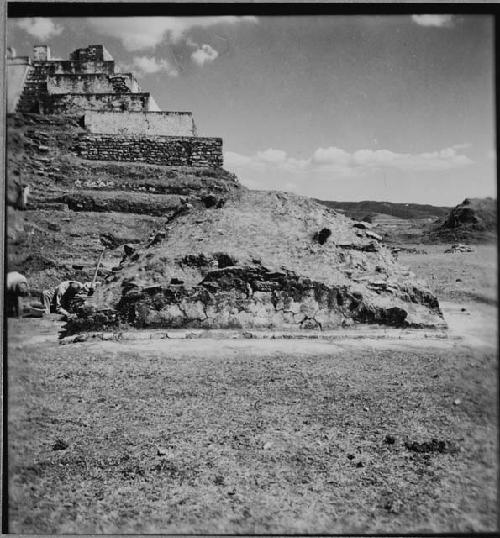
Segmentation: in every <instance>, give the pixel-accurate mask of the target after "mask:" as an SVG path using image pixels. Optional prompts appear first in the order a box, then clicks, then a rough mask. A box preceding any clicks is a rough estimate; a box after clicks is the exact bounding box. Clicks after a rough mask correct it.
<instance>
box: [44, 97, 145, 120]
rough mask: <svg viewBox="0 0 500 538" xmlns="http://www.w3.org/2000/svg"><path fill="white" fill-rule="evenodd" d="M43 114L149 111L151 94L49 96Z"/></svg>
mask: <svg viewBox="0 0 500 538" xmlns="http://www.w3.org/2000/svg"><path fill="white" fill-rule="evenodd" d="M41 109H42V110H41V113H42V114H68V115H71V114H78V113H82V112H83V111H84V110H107V111H113V110H116V111H125V110H130V111H134V112H141V111H146V110H149V93H61V94H54V95H48V96H47V98H46V99H45V101H44V102H43V104H42V106H41Z"/></svg>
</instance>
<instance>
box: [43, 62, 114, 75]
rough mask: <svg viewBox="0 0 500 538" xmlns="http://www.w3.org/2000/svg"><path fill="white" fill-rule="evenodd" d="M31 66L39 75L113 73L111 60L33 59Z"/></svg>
mask: <svg viewBox="0 0 500 538" xmlns="http://www.w3.org/2000/svg"><path fill="white" fill-rule="evenodd" d="M33 67H35V68H36V69H37V73H38V74H39V75H55V74H75V75H77V74H81V73H106V74H108V75H114V74H115V62H114V61H113V60H109V61H108V60H95V61H88V62H75V61H72V60H50V61H47V62H45V61H36V60H34V61H33Z"/></svg>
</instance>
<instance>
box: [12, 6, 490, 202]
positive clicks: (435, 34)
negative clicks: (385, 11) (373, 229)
mask: <svg viewBox="0 0 500 538" xmlns="http://www.w3.org/2000/svg"><path fill="white" fill-rule="evenodd" d="M493 38H494V36H493V20H492V17H490V16H487V15H446V14H443V15H436V14H434V15H413V16H412V15H384V16H376V15H369V16H361V15H346V16H339V15H321V16H291V15H290V16H267V17H266V16H258V17H255V16H245V17H235V16H225V17H221V16H206V17H128V18H127V17H113V18H83V17H79V18H52V19H50V18H19V19H9V21H8V33H7V41H8V45H9V46H12V47H14V48H15V49H16V52H17V54H18V55H29V54H31V50H32V47H33V45H35V44H48V45H49V46H50V47H51V51H52V55H53V56H56V57H59V58H63V59H66V58H68V56H69V53H70V52H71V51H73V50H75V49H76V48H80V47H85V46H87V45H89V44H99V43H101V44H103V45H104V46H105V47H106V48H107V49H108V51H109V52H110V53H111V55H112V56H113V58H114V59H115V61H116V62H117V65H118V66H120V68H121V69H122V71H129V70H132V71H133V72H134V73H135V74H136V76H137V78H138V80H139V83H140V84H141V86H142V87H143V89H144V90H146V91H150V92H151V93H152V95H153V96H154V98H155V100H156V102H157V103H158V105H159V106H160V108H161V109H162V110H179V111H192V112H193V115H194V118H195V122H196V125H197V128H198V134H199V135H200V136H219V137H222V138H223V141H224V163H225V164H224V167H225V168H226V169H228V170H230V171H232V172H235V173H236V174H237V176H238V178H239V179H240V181H241V182H242V183H243V184H244V185H246V186H247V187H250V188H253V189H266V190H267V189H270V190H285V191H290V192H295V193H298V194H303V195H307V196H312V197H315V198H320V199H323V200H337V201H361V200H379V201H389V202H405V203H410V202H413V203H429V204H433V205H443V206H453V205H456V204H458V203H460V202H461V201H462V200H463V199H464V198H466V197H483V196H492V197H496V141H495V102H494V101H495V89H494V39H493Z"/></svg>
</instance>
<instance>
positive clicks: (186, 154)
mask: <svg viewBox="0 0 500 538" xmlns="http://www.w3.org/2000/svg"><path fill="white" fill-rule="evenodd" d="M76 150H77V152H78V154H79V155H80V156H81V157H83V158H84V159H90V160H101V161H132V162H146V163H151V164H161V165H166V166H196V167H200V166H201V167H206V166H208V167H213V168H219V167H222V165H223V156H222V139H221V138H205V137H187V136H185V137H171V136H155V137H144V136H137V137H134V136H116V135H114V136H109V135H81V136H80V137H79V140H78V143H77V145H76Z"/></svg>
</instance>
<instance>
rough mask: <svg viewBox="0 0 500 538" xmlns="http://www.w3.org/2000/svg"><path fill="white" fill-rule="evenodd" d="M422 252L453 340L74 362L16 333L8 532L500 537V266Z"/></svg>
mask: <svg viewBox="0 0 500 538" xmlns="http://www.w3.org/2000/svg"><path fill="white" fill-rule="evenodd" d="M424 248H425V249H426V251H427V254H404V253H402V254H401V255H400V261H401V262H402V263H403V264H406V265H409V266H410V268H411V269H412V270H414V271H415V273H416V274H417V275H419V276H422V277H423V278H426V279H427V280H428V282H429V284H430V285H431V287H432V288H433V289H434V290H435V291H436V293H437V295H438V298H439V299H440V302H441V304H442V307H443V311H444V315H445V319H446V320H447V321H448V323H449V326H450V328H449V330H448V331H447V332H446V333H445V334H444V335H443V334H442V332H440V333H439V334H438V333H437V332H433V331H427V330H421V331H408V332H405V331H401V330H399V331H395V330H392V331H391V330H389V329H380V330H379V329H370V330H369V331H367V332H368V334H365V333H363V335H364V336H363V338H360V335H361V333H360V332H359V331H358V332H357V331H356V330H355V329H353V330H352V332H349V331H346V332H344V333H342V334H341V335H340V334H338V335H335V334H334V333H332V334H329V335H328V334H322V335H318V338H317V339H301V340H290V339H283V340H272V339H242V338H240V339H234V338H226V339H221V338H217V339H215V338H212V339H210V338H200V339H182V340H181V339H163V340H131V341H102V340H97V339H96V340H89V341H86V342H82V343H72V344H68V345H64V346H63V345H60V343H59V341H58V331H59V329H60V328H61V323H60V322H58V321H55V320H54V319H42V320H36V319H21V320H9V325H8V358H7V368H8V447H9V458H8V471H9V531H10V532H13V533H44V534H52V533H364V532H373V533H408V532H411V533H423V532H474V531H476V532H477V531H495V530H498V529H497V524H498V512H497V510H498V508H497V486H498V484H497V476H498V475H497V472H498V463H497V454H498V443H497V439H498V416H497V415H498V362H497V360H498V352H497V343H498V337H497V330H498V326H497V265H496V264H497V249H496V247H495V246H487V245H485V246H476V247H474V249H475V252H473V253H458V254H444V250H445V248H446V246H445V245H425V247H424ZM457 279H458V281H457Z"/></svg>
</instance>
